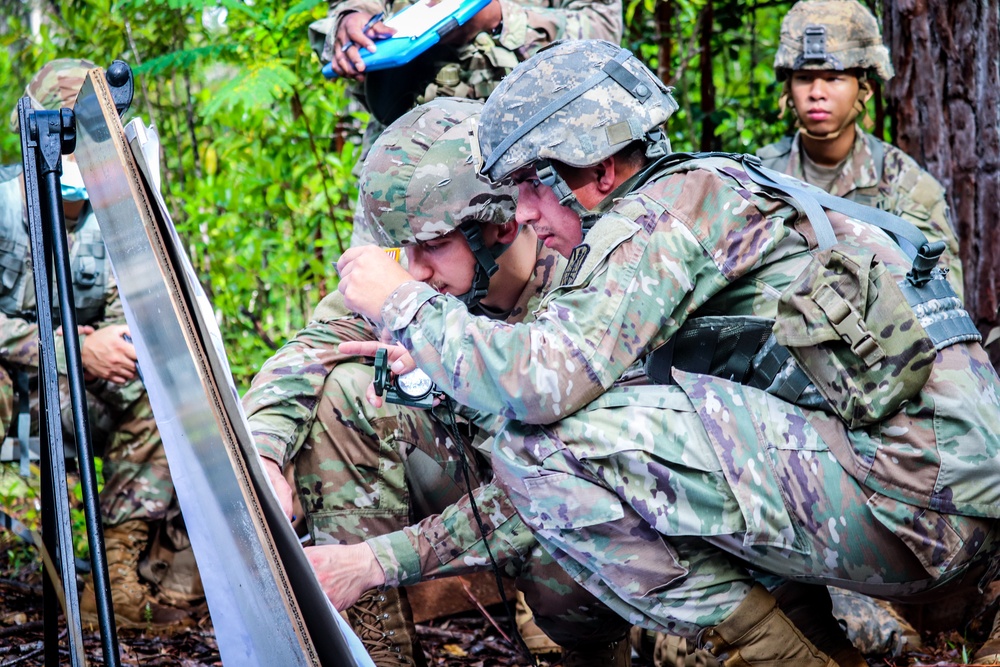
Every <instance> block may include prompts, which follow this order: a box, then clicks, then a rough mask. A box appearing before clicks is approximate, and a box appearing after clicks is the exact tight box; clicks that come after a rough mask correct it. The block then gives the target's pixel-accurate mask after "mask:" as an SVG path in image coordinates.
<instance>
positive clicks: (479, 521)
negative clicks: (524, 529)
mask: <svg viewBox="0 0 1000 667" xmlns="http://www.w3.org/2000/svg"><path fill="white" fill-rule="evenodd" d="M441 400H443V401H444V403H445V405H447V406H448V414H449V416H450V417H451V420H450V422H451V423H450V424H449V426H450V430H451V434H452V437H453V438H455V447H456V448H457V449H458V458H459V462H460V464H461V465H460V466H459V467H460V468H461V469H462V477H463V479H464V480H465V488H466V492H467V493H468V496H469V504H470V505H471V506H472V516H473V517H475V519H476V525H478V526H479V534H480V535H481V536H482V538H483V546H484V547H486V554H487V555H488V556H489V557H490V564H491V565H492V566H493V576H494V577H495V578H496V583H497V590H498V591H499V592H500V600H501V602H503V606H504V609H506V610H507V616H508V618H509V619H510V627H511V630H512V632H511V636H512V637H514V638H515V640H516V642H517V646H518V648H519V649H520V650H521V651H522V652H523V653H524V655H525V656H526V657H527V658H528V660H530V661H531V664H533V665H537V664H538V661H537V660H535V656H534V654H533V653H532V652H531V649H529V648H528V645H527V644H526V643H525V642H524V638H523V637H521V633H520V632H519V631H518V629H517V618H516V616H515V614H514V610H513V609H511V606H510V600H508V599H507V593H506V591H504V586H503V579H502V578H501V575H500V566H499V565H498V564H497V561H496V558H494V556H493V550H492V549H490V541H489V538H488V537H487V535H486V526H485V525H484V524H483V518H482V517H481V516H480V514H479V507H478V506H477V505H476V499H475V497H474V496H473V493H472V491H473V487H472V479H471V475H470V473H469V459H468V457H467V456H466V454H465V444H464V440H463V438H462V435H461V433H459V431H458V417H457V416H456V415H455V404H454V401H452V399H451V397H450V396H447V395H445V396H443V397H442V399H441Z"/></svg>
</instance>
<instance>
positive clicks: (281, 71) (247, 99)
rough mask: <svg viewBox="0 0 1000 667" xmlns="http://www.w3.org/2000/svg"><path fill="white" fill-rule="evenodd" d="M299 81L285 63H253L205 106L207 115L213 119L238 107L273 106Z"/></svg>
mask: <svg viewBox="0 0 1000 667" xmlns="http://www.w3.org/2000/svg"><path fill="white" fill-rule="evenodd" d="M296 82H298V77H296V76H295V73H294V72H292V70H290V69H288V67H286V66H285V65H282V64H281V63H275V62H257V61H252V62H250V63H247V64H246V65H245V66H243V69H242V70H241V71H240V73H239V75H238V76H236V77H234V78H233V80H232V81H230V82H229V83H227V84H226V85H225V86H223V87H222V88H221V89H220V90H219V91H218V92H217V93H215V95H214V96H213V98H212V101H211V102H209V103H208V104H207V105H206V106H205V108H204V114H205V116H206V117H209V118H211V117H212V116H214V115H215V114H217V113H218V112H219V111H221V110H223V109H232V108H233V107H237V106H243V107H261V106H265V107H266V106H270V105H271V104H273V103H274V102H275V101H276V100H278V99H280V98H281V97H283V96H284V95H285V94H286V93H289V92H291V91H292V88H293V86H294V85H295V83H296Z"/></svg>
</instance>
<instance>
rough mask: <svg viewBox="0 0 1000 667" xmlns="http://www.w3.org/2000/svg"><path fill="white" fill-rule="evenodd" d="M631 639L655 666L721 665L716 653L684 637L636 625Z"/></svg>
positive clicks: (643, 656)
mask: <svg viewBox="0 0 1000 667" xmlns="http://www.w3.org/2000/svg"><path fill="white" fill-rule="evenodd" d="M630 640H631V643H632V648H633V649H635V652H636V653H638V654H639V657H640V658H643V659H644V660H647V661H649V662H651V663H653V667H719V661H718V659H716V657H715V656H714V655H712V654H711V653H709V652H708V651H706V650H704V649H700V648H698V647H696V646H695V645H694V643H693V642H690V641H688V640H687V639H685V638H684V637H679V636H677V635H668V634H667V633H665V632H654V631H653V630H646V629H645V628H640V627H639V626H635V627H634V628H632V632H631V634H630Z"/></svg>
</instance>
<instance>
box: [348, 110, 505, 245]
mask: <svg viewBox="0 0 1000 667" xmlns="http://www.w3.org/2000/svg"><path fill="white" fill-rule="evenodd" d="M482 107H483V104H482V102H476V101H473V100H465V99H458V98H449V97H442V98H438V99H435V100H432V101H431V102H428V103H427V104H424V105H421V106H418V107H416V108H414V109H412V110H410V111H409V112H407V113H406V114H404V115H402V116H400V117H399V118H398V119H397V120H396V121H395V122H394V123H392V124H391V125H390V126H389V127H388V128H386V130H385V131H384V132H383V133H382V134H381V135H380V136H379V138H378V139H377V140H376V141H375V143H374V144H373V145H372V148H371V151H369V153H368V156H367V158H365V163H364V166H363V168H362V171H361V206H362V211H363V214H364V216H365V219H366V220H367V222H368V224H369V226H370V227H371V229H372V230H373V232H374V233H375V236H376V239H377V240H378V242H379V244H380V245H382V246H408V245H414V244H417V243H422V242H425V241H430V240H431V239H435V238H437V237H439V236H444V235H445V234H448V233H449V232H451V231H453V230H455V229H458V228H459V226H461V225H462V224H463V223H466V222H470V221H477V222H484V223H491V224H498V225H499V224H504V223H507V222H511V221H513V220H514V209H515V207H516V201H517V200H516V196H517V190H516V188H513V187H494V186H491V185H490V184H488V183H486V182H485V181H483V180H481V179H480V178H479V177H478V176H477V174H476V167H477V164H476V160H475V152H474V146H473V142H474V141H475V127H476V123H478V122H479V112H480V111H481V110H482Z"/></svg>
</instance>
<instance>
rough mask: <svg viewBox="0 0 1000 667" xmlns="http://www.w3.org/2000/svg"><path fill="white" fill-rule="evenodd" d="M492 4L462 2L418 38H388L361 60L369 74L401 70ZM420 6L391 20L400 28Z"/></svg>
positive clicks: (327, 68) (329, 72) (327, 71)
mask: <svg viewBox="0 0 1000 667" xmlns="http://www.w3.org/2000/svg"><path fill="white" fill-rule="evenodd" d="M490 2H491V0H462V3H461V5H459V7H458V8H457V9H456V10H455V11H454V12H453V13H451V14H448V15H447V16H445V17H443V18H442V19H441V20H439V21H438V22H437V23H435V24H434V25H433V26H431V27H430V28H428V29H427V30H426V31H424V32H423V33H421V34H420V35H416V36H406V37H396V36H393V37H389V38H387V39H381V40H378V41H377V42H376V44H377V45H378V50H377V51H376V52H375V53H371V52H370V51H368V50H367V49H364V48H362V49H360V51H361V60H362V61H363V62H364V63H365V68H366V69H365V71H366V72H375V71H378V70H383V69H391V68H393V67H399V66H400V65H405V64H406V63H408V62H410V61H412V60H413V59H414V58H416V57H417V56H419V55H420V54H422V53H423V52H424V51H426V50H427V49H429V48H431V47H432V46H434V45H435V44H437V43H438V42H440V41H441V38H442V37H444V36H445V35H447V34H448V33H449V32H451V31H452V30H454V29H455V28H457V27H458V26H460V25H465V23H466V22H467V21H468V20H469V19H470V18H472V17H473V16H474V15H475V14H476V12H478V11H479V10H480V9H482V8H483V7H485V6H486V5H488V4H490ZM419 6H420V4H419V3H418V4H414V5H410V6H409V7H406V8H405V9H403V10H402V11H400V12H399V13H398V14H396V15H395V16H393V17H392V21H393V22H394V23H397V25H398V24H399V23H401V22H404V21H405V20H406V12H408V11H410V10H413V9H414V8H416V7H419ZM323 76H325V77H326V78H327V79H335V78H336V77H337V75H336V74H335V73H334V71H333V66H332V65H331V64H330V63H327V64H326V65H324V66H323Z"/></svg>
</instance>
